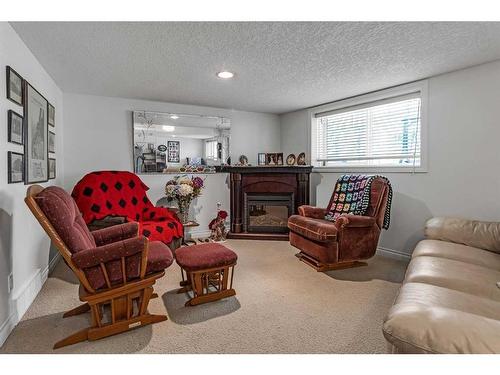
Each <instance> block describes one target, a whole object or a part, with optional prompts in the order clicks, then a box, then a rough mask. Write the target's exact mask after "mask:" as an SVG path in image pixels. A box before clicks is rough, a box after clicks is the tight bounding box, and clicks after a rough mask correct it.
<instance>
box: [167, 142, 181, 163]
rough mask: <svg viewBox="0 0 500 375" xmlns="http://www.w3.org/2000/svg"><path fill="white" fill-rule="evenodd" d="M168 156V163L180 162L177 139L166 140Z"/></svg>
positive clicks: (179, 145)
mask: <svg viewBox="0 0 500 375" xmlns="http://www.w3.org/2000/svg"><path fill="white" fill-rule="evenodd" d="M167 148H168V155H167V156H168V157H167V160H168V162H169V163H180V162H181V157H180V155H181V142H179V141H168V142H167Z"/></svg>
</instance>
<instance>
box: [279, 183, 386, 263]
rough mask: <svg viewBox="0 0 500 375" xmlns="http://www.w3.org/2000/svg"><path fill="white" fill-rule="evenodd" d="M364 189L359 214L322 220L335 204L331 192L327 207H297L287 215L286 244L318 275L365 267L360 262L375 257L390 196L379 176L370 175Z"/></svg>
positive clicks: (348, 214) (344, 214)
mask: <svg viewBox="0 0 500 375" xmlns="http://www.w3.org/2000/svg"><path fill="white" fill-rule="evenodd" d="M340 180H341V179H339V181H340ZM339 181H338V182H337V185H336V190H338V189H339V185H338V184H339ZM367 188H368V189H369V191H368V192H367V196H366V198H367V199H365V201H366V207H365V210H364V212H363V215H359V214H356V215H355V214H352V213H342V214H340V215H339V216H338V217H337V218H336V220H334V221H332V220H327V219H325V218H326V217H327V214H328V212H329V211H330V210H331V208H332V205H333V206H334V205H335V198H334V196H336V194H335V192H334V194H332V198H331V199H330V203H329V205H328V207H327V208H319V207H313V206H300V207H299V208H298V215H292V216H290V218H289V220H288V228H289V229H290V244H291V245H292V246H294V247H296V248H298V249H299V250H300V252H299V253H298V254H297V257H298V258H299V259H300V260H301V261H303V262H305V263H306V264H308V265H310V266H312V267H313V268H315V269H316V270H317V271H320V272H322V271H328V270H332V269H338V268H345V267H353V266H360V265H366V263H363V262H360V261H361V260H365V259H369V258H371V257H372V256H374V255H375V251H376V250H377V245H378V239H379V236H380V231H381V229H382V227H384V221H385V220H388V219H387V218H388V216H387V215H388V208H390V197H391V195H392V190H391V188H390V184H389V182H388V180H387V179H385V178H383V177H378V176H373V178H371V181H370V185H369V187H367ZM368 198H369V199H368ZM386 211H387V213H386ZM387 225H388V221H387Z"/></svg>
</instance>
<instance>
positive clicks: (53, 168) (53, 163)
mask: <svg viewBox="0 0 500 375" xmlns="http://www.w3.org/2000/svg"><path fill="white" fill-rule="evenodd" d="M54 178H56V159H54V158H49V180H53V179H54Z"/></svg>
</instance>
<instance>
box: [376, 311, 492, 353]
mask: <svg viewBox="0 0 500 375" xmlns="http://www.w3.org/2000/svg"><path fill="white" fill-rule="evenodd" d="M383 333H384V336H385V338H386V339H387V341H389V342H390V343H391V344H392V345H394V346H395V347H396V350H397V352H400V353H450V354H456V353H500V340H499V339H498V338H499V337H500V321H498V320H495V319H489V318H485V317H483V316H479V315H475V314H470V313H465V312H462V311H458V310H453V309H448V308H446V307H441V306H437V305H432V306H431V305H425V304H420V303H399V304H396V305H394V306H393V307H392V308H391V310H390V311H389V314H388V315H387V317H386V319H385V321H384V324H383Z"/></svg>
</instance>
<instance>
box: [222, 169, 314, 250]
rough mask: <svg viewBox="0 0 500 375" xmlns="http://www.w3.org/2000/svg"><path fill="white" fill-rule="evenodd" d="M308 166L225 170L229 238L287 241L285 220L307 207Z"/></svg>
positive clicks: (309, 171) (286, 221) (309, 170)
mask: <svg viewBox="0 0 500 375" xmlns="http://www.w3.org/2000/svg"><path fill="white" fill-rule="evenodd" d="M311 169H312V167H310V166H261V167H248V166H238V167H236V166H235V167H232V166H231V167H224V171H227V172H229V173H230V181H231V215H230V216H231V229H230V231H229V233H228V238H238V239H267V240H288V227H287V223H288V218H289V217H290V216H291V215H293V214H295V213H297V208H298V207H299V206H301V205H304V204H309V174H310V173H311Z"/></svg>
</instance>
